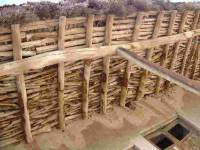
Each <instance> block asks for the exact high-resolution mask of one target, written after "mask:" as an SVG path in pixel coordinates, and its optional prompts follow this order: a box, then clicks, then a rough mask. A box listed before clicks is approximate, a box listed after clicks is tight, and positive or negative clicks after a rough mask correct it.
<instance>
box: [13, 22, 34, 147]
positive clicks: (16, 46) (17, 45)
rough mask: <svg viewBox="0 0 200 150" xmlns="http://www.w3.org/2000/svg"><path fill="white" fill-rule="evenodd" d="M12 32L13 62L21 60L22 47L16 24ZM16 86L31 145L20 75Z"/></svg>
mask: <svg viewBox="0 0 200 150" xmlns="http://www.w3.org/2000/svg"><path fill="white" fill-rule="evenodd" d="M11 30H12V42H13V43H12V46H13V56H14V60H21V59H22V47H21V35H20V27H19V25H18V24H15V25H12V26H11ZM16 84H17V91H18V98H19V102H20V104H21V111H22V113H23V122H24V124H23V125H24V130H25V136H26V141H27V143H31V142H32V141H33V137H32V133H31V123H30V116H29V111H28V106H27V93H26V86H25V81H24V74H23V73H20V74H19V75H17V76H16Z"/></svg>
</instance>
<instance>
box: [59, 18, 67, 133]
mask: <svg viewBox="0 0 200 150" xmlns="http://www.w3.org/2000/svg"><path fill="white" fill-rule="evenodd" d="M65 26H66V17H65V16H61V17H60V18H59V29H58V49H59V50H64V48H65V47H64V42H65ZM64 78H65V71H64V62H63V61H62V62H60V63H59V64H58V83H59V84H58V86H59V87H58V97H59V102H58V104H59V126H60V129H61V130H63V131H64V129H65V111H64V88H65V84H64V83H65V79H64Z"/></svg>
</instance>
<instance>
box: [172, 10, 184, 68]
mask: <svg viewBox="0 0 200 150" xmlns="http://www.w3.org/2000/svg"><path fill="white" fill-rule="evenodd" d="M187 15H188V12H187V11H185V12H184V13H183V16H182V21H181V25H180V27H179V33H182V32H183V31H184V27H185V23H186V21H187ZM180 44H181V41H179V42H177V43H176V47H175V49H174V54H173V55H172V62H171V65H170V68H169V69H172V71H173V69H174V67H175V63H176V60H177V56H178V52H179V47H180Z"/></svg>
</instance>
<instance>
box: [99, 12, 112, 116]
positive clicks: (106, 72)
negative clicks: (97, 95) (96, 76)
mask: <svg viewBox="0 0 200 150" xmlns="http://www.w3.org/2000/svg"><path fill="white" fill-rule="evenodd" d="M113 21H114V15H108V16H107V19H106V31H105V45H111V42H112V28H113ZM109 72H110V56H106V57H104V58H103V75H102V84H101V85H102V94H101V97H102V101H101V113H103V114H105V113H106V110H107V104H108V102H107V98H108V81H109Z"/></svg>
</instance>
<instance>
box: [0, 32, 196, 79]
mask: <svg viewBox="0 0 200 150" xmlns="http://www.w3.org/2000/svg"><path fill="white" fill-rule="evenodd" d="M199 35H200V29H196V30H193V31H188V32H185V33H180V34H177V35H172V36H166V37H159V38H155V39H150V40H143V41H138V42H131V43H127V44H119V45H111V46H102V47H96V48H94V47H92V48H80V49H72V50H69V49H65V50H62V51H61V50H57V51H52V52H47V53H43V54H39V55H36V56H32V57H29V58H25V59H22V60H17V61H13V62H8V63H5V64H1V65H0V68H1V71H0V76H4V75H16V74H19V73H21V72H26V71H28V70H31V69H40V68H44V67H46V66H50V65H55V64H58V63H60V62H62V61H65V62H74V61H77V60H82V59H93V58H99V57H105V56H111V55H114V54H116V49H117V48H118V47H123V48H126V49H133V50H134V49H141V50H144V49H146V48H154V47H156V46H161V45H165V44H172V43H176V42H177V41H180V40H187V39H189V38H191V37H195V36H199Z"/></svg>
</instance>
